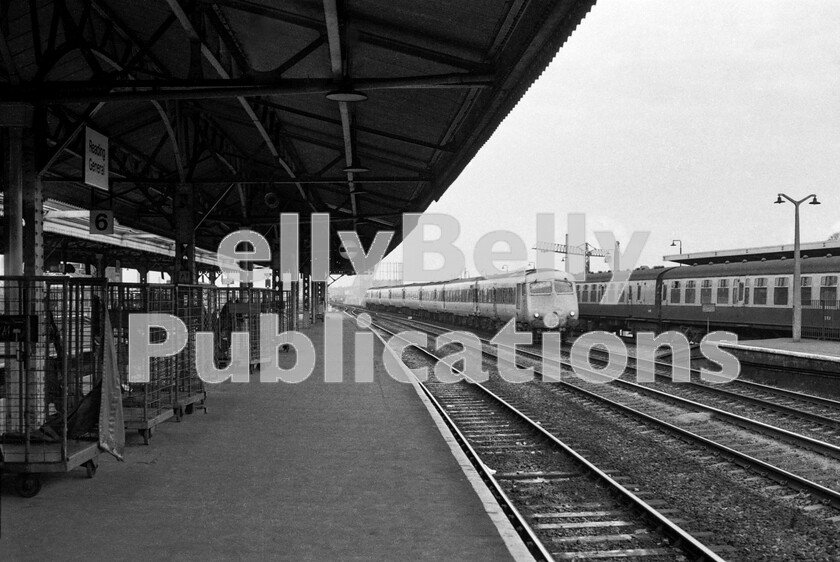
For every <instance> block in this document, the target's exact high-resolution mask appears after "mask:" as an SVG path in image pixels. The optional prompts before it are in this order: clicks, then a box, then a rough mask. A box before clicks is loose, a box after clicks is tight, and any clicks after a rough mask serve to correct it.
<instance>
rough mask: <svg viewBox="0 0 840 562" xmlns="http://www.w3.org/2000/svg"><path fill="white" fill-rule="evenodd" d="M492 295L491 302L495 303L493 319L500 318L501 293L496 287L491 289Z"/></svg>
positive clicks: (490, 294)
mask: <svg viewBox="0 0 840 562" xmlns="http://www.w3.org/2000/svg"><path fill="white" fill-rule="evenodd" d="M489 291H490V293H489V296H490V300H491V301H492V302H493V318H498V317H499V293H498V291H497V290H496V287H491V288H490V289H489Z"/></svg>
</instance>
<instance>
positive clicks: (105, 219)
mask: <svg viewBox="0 0 840 562" xmlns="http://www.w3.org/2000/svg"><path fill="white" fill-rule="evenodd" d="M90 233H91V234H113V233H114V211H91V212H90Z"/></svg>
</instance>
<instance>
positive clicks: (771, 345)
mask: <svg viewBox="0 0 840 562" xmlns="http://www.w3.org/2000/svg"><path fill="white" fill-rule="evenodd" d="M739 345H741V346H744V347H754V348H761V349H764V350H767V351H769V352H771V353H772V352H775V353H790V354H802V355H803V356H810V357H813V358H815V359H837V360H840V342H838V341H831V340H810V339H802V340H800V341H798V342H794V341H793V339H791V338H775V339H766V340H742V341H740V342H739ZM728 347H737V346H728Z"/></svg>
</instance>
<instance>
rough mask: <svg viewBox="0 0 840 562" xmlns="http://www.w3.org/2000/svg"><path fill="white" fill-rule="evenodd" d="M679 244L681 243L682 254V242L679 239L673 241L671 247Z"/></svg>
mask: <svg viewBox="0 0 840 562" xmlns="http://www.w3.org/2000/svg"><path fill="white" fill-rule="evenodd" d="M677 243H679V245H680V253H681V254H682V240H680V239H679V238H677V239H676V240H671V247H674V246H676V245H677Z"/></svg>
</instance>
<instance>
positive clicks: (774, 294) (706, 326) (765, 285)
mask: <svg viewBox="0 0 840 562" xmlns="http://www.w3.org/2000/svg"><path fill="white" fill-rule="evenodd" d="M838 277H840V257H832V256H827V257H811V258H807V259H803V260H802V274H801V279H802V285H801V287H802V288H801V298H802V335H803V337H809V338H823V339H840V310H838V308H839V307H838V294H837V282H838ZM611 279H612V274H611V273H595V274H589V275H586V277H585V279H584V280H583V281H581V282H579V283H578V284H577V291H578V300H579V303H580V317H581V318H580V324H579V327H580V328H581V329H584V330H608V331H616V332H618V331H627V332H632V333H635V332H641V331H653V332H662V331H666V330H679V331H681V332H683V333H685V334H686V336H687V337H688V339H689V340H691V341H699V339H700V338H701V337H702V335H703V334H705V333H706V332H707V330H729V331H732V332H735V333H737V334H739V335H741V336H742V337H744V336H756V337H760V336H781V337H785V336H786V337H789V336H790V335H791V325H792V320H793V317H792V315H793V312H792V310H793V309H792V303H793V294H792V290H793V260H792V259H776V260H762V261H744V262H738V263H725V264H708V265H692V266H682V267H669V268H664V267H659V268H653V269H648V268H640V269H636V270H634V271H632V272H631V274H630V279H629V282H628V283H627V284H626V285H625V287H624V288H623V290H622V289H620V288H617V284H613V283H611ZM611 290H612V291H615V292H618V291H619V290H620V291H621V292H620V294H618V295H617V296H618V298H617V299H616V298H612V299H604V298H603V297H604V295H605V294H606V293H607V292H608V291H611ZM608 302H612V303H614V304H607V303H608Z"/></svg>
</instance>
